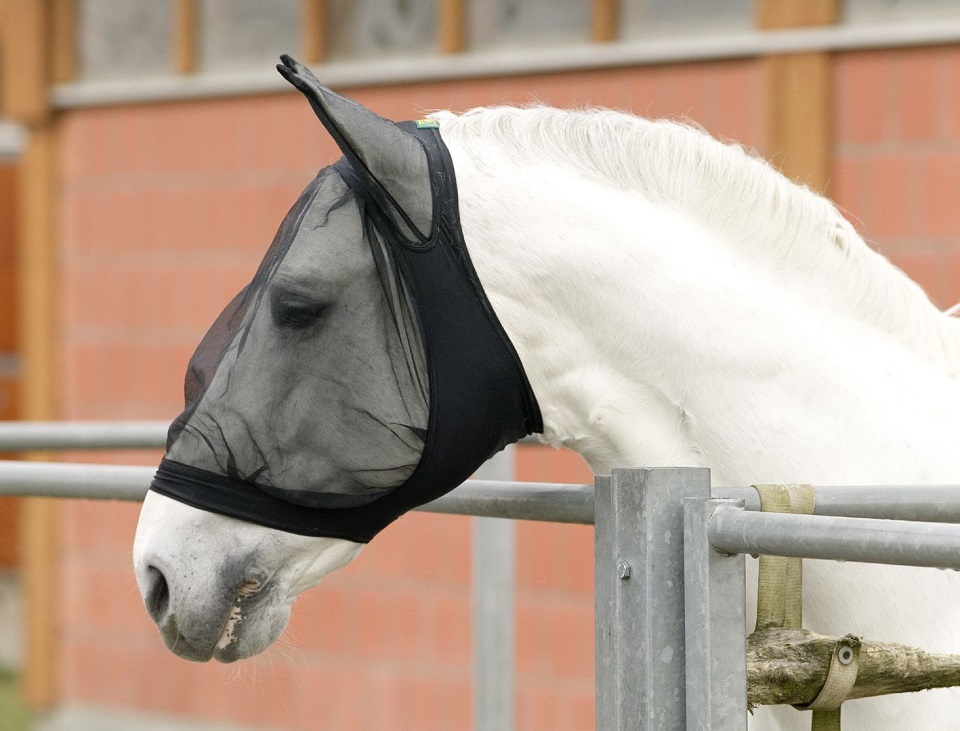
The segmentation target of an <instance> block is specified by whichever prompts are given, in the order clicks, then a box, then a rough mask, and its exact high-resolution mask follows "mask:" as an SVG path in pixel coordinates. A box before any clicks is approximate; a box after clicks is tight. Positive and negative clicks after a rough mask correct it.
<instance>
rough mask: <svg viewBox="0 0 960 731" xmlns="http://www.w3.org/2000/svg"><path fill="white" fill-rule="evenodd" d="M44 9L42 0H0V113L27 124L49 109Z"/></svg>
mask: <svg viewBox="0 0 960 731" xmlns="http://www.w3.org/2000/svg"><path fill="white" fill-rule="evenodd" d="M48 10H49V9H48V7H47V3H46V2H45V1H42V0H34V1H33V2H24V1H23V0H3V4H2V6H0V73H2V78H0V94H2V96H0V113H2V114H3V115H5V116H7V117H9V118H11V119H15V120H16V121H18V122H22V123H23V124H27V125H29V124H35V123H38V122H41V121H42V120H44V119H45V118H46V117H47V116H48V115H49V113H50V103H49V100H48V98H47V79H48V78H49V71H48V64H47V36H46V33H45V32H46V30H47V28H48V27H49V25H48V17H49V13H48Z"/></svg>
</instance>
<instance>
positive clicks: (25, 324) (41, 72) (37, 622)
mask: <svg viewBox="0 0 960 731" xmlns="http://www.w3.org/2000/svg"><path fill="white" fill-rule="evenodd" d="M57 12H63V10H62V9H61V10H58V11H57ZM54 15H55V13H54V0H35V1H34V2H23V1H22V0H4V6H3V8H2V18H3V22H2V23H0V34H2V37H0V49H2V54H3V55H2V57H0V67H2V71H3V80H2V81H3V83H2V87H3V97H2V103H0V112H2V113H3V114H5V115H6V116H8V117H10V118H12V119H14V120H15V121H17V122H20V123H21V124H22V125H24V127H25V128H26V131H27V137H26V145H25V148H24V150H23V154H22V156H21V158H20V163H19V166H18V168H19V169H18V185H17V214H16V228H17V284H18V299H19V302H18V305H19V306H18V323H19V328H18V330H19V332H18V341H19V348H20V362H21V364H22V378H21V388H20V402H21V403H20V415H21V417H22V418H24V419H52V418H55V417H56V416H57V397H56V386H57V347H56V339H55V337H56V280H55V275H56V271H55V261H56V239H55V234H54V223H53V222H54V219H55V210H56V195H55V189H56V182H55V178H56V129H55V120H54V118H53V115H52V113H51V108H50V104H49V101H48V94H49V85H50V79H51V75H52V74H51V67H52V65H53V63H52V60H53V59H52V56H53V53H52V47H51V39H52V38H53V37H54V33H55V32H57V31H56V30H55V25H54V22H53V18H54ZM21 507H22V511H21V524H20V525H21V536H22V542H21V556H22V559H23V565H22V574H21V575H22V581H23V600H24V605H25V611H24V616H25V618H26V626H25V631H24V669H23V692H24V695H25V697H26V699H27V701H28V703H30V704H31V705H32V706H34V707H37V708H47V707H50V706H52V705H53V703H54V702H55V701H56V697H57V682H56V681H57V652H56V646H57V641H56V639H57V622H56V611H55V608H56V601H55V599H56V597H55V587H56V586H57V582H56V568H57V541H56V536H57V526H56V521H57V507H56V504H55V503H54V501H52V500H43V499H30V500H24V501H23V503H22V506H21Z"/></svg>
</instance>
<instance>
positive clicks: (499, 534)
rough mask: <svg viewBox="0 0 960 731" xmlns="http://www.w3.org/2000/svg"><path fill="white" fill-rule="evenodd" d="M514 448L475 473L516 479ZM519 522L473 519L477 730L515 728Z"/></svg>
mask: <svg viewBox="0 0 960 731" xmlns="http://www.w3.org/2000/svg"><path fill="white" fill-rule="evenodd" d="M513 449H514V448H513V447H512V446H511V447H507V448H506V449H504V450H503V451H502V452H500V453H499V454H497V455H495V456H494V457H493V458H492V459H490V460H489V461H488V462H487V463H486V464H484V465H483V466H481V467H480V469H479V470H477V472H476V474H475V477H477V478H481V479H486V480H504V481H507V480H512V479H513V477H514V454H513ZM515 565H516V539H515V526H514V523H513V521H512V520H505V519H503V518H474V519H473V677H474V684H473V687H474V700H473V725H474V729H475V731H512V729H513V726H514V692H513V688H514V667H513V648H514V582H515V574H516V571H515Z"/></svg>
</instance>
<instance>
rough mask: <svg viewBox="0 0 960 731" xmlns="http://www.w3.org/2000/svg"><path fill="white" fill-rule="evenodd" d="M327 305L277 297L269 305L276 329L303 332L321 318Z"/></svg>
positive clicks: (301, 299)
mask: <svg viewBox="0 0 960 731" xmlns="http://www.w3.org/2000/svg"><path fill="white" fill-rule="evenodd" d="M326 309H327V305H326V304H324V303H322V302H317V301H315V300H308V299H305V298H303V297H299V296H290V295H283V294H281V295H278V296H276V297H273V299H272V302H271V304H270V314H271V315H272V316H273V322H274V324H275V325H276V326H277V327H282V328H286V329H288V330H304V329H306V328H308V327H310V326H311V325H313V324H315V323H316V322H317V321H318V320H320V318H321V317H322V316H323V313H324V312H325V311H326Z"/></svg>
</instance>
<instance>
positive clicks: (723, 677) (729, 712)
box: [683, 498, 747, 731]
mask: <svg viewBox="0 0 960 731" xmlns="http://www.w3.org/2000/svg"><path fill="white" fill-rule="evenodd" d="M721 505H736V506H738V507H741V506H742V505H743V501H741V500H713V499H702V498H687V499H686V500H684V528H683V556H684V558H683V563H684V589H683V593H684V605H685V607H686V611H685V612H684V621H685V624H686V671H687V673H686V675H687V677H686V688H687V731H744V730H745V729H746V728H747V661H746V652H747V641H746V618H745V616H744V614H745V613H744V601H743V598H744V593H745V591H746V586H745V581H746V579H745V566H744V561H745V559H744V557H743V556H730V555H724V554H721V553H718V552H717V551H715V550H713V547H712V546H711V545H710V541H709V539H708V538H707V526H708V524H709V522H710V518H711V517H712V516H713V512H714V511H715V510H716V509H717V508H718V507H719V506H721Z"/></svg>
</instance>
